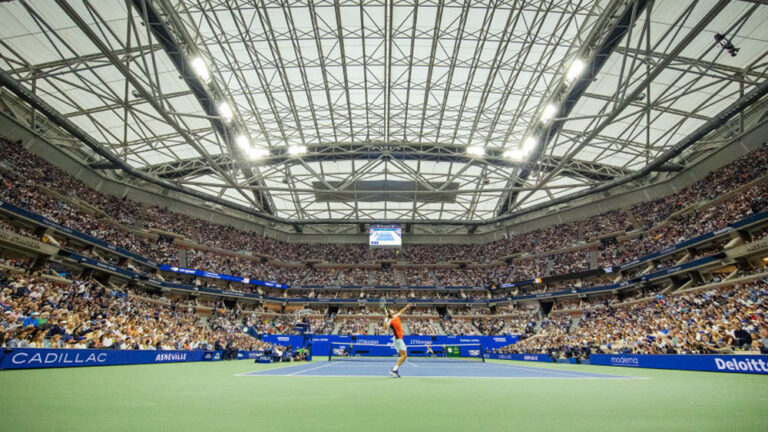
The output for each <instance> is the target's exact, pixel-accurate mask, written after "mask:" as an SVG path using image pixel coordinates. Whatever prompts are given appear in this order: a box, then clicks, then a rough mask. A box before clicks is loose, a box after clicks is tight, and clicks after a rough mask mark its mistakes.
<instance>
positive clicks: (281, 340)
mask: <svg viewBox="0 0 768 432" xmlns="http://www.w3.org/2000/svg"><path fill="white" fill-rule="evenodd" d="M277 340H279V341H280V342H288V341H289V340H291V338H289V337H288V336H278V337H277Z"/></svg>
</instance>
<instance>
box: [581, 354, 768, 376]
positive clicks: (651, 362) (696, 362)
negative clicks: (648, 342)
mask: <svg viewBox="0 0 768 432" xmlns="http://www.w3.org/2000/svg"><path fill="white" fill-rule="evenodd" d="M589 363H590V364H592V365H597V366H622V367H636V368H651V369H677V370H691V371H708V372H730V373H748V374H760V375H768V355H741V354H737V355H708V354H699V355H673V354H667V355H639V354H637V355H636V354H592V355H590V356H589Z"/></svg>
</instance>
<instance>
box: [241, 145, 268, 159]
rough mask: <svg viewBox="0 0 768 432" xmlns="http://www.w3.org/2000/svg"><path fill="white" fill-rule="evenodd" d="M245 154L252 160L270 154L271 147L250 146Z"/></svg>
mask: <svg viewBox="0 0 768 432" xmlns="http://www.w3.org/2000/svg"><path fill="white" fill-rule="evenodd" d="M245 154H246V155H247V156H248V159H251V160H254V159H261V158H263V157H267V156H269V149H267V148H264V147H248V149H247V150H246V151H245Z"/></svg>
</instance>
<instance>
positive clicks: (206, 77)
mask: <svg viewBox="0 0 768 432" xmlns="http://www.w3.org/2000/svg"><path fill="white" fill-rule="evenodd" d="M190 64H191V65H192V69H193V70H194V71H195V74H196V75H197V77H198V78H200V79H201V80H203V82H204V83H206V84H207V83H209V82H210V81H211V73H210V72H208V66H206V65H205V61H203V59H202V58H200V57H195V58H193V59H192V61H191V62H190Z"/></svg>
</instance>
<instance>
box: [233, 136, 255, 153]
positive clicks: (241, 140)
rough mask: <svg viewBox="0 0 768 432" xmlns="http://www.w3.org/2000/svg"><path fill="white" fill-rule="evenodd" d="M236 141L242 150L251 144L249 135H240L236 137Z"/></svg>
mask: <svg viewBox="0 0 768 432" xmlns="http://www.w3.org/2000/svg"><path fill="white" fill-rule="evenodd" d="M235 143H236V144H237V146H238V147H240V150H243V151H245V150H246V149H247V148H248V147H250V146H251V143H250V141H249V140H248V137H247V136H245V135H238V136H237V138H235Z"/></svg>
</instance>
